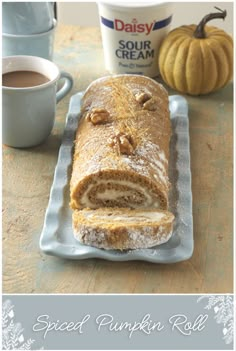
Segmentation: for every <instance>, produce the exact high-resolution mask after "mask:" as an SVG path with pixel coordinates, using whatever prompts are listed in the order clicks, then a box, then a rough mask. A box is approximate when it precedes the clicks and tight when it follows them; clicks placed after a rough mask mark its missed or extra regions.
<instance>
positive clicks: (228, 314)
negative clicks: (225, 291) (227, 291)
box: [197, 295, 234, 344]
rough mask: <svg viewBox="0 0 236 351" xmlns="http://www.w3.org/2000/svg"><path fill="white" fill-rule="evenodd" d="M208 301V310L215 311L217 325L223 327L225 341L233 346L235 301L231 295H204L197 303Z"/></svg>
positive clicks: (206, 307)
mask: <svg viewBox="0 0 236 351" xmlns="http://www.w3.org/2000/svg"><path fill="white" fill-rule="evenodd" d="M203 299H208V303H207V305H206V306H205V307H204V308H205V309H207V310H211V309H213V311H214V313H215V316H214V319H215V320H216V323H218V324H222V326H223V330H222V333H223V340H224V341H225V343H226V344H231V343H232V342H233V338H234V301H233V297H232V296H229V295H203V296H200V297H199V298H198V300H197V302H200V301H202V300H203Z"/></svg>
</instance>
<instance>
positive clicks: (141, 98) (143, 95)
mask: <svg viewBox="0 0 236 351" xmlns="http://www.w3.org/2000/svg"><path fill="white" fill-rule="evenodd" d="M151 97H152V95H151V94H149V93H137V94H136V95H135V99H136V101H138V102H139V103H141V104H144V103H145V102H146V101H148V100H150V99H151Z"/></svg>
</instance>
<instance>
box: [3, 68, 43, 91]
mask: <svg viewBox="0 0 236 351" xmlns="http://www.w3.org/2000/svg"><path fill="white" fill-rule="evenodd" d="M47 82H49V78H48V77H46V76H44V75H43V74H41V73H38V72H33V71H13V72H8V73H4V74H3V75H2V85H3V86H4V87H12V88H26V87H34V86H37V85H41V84H45V83H47Z"/></svg>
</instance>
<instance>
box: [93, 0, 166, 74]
mask: <svg viewBox="0 0 236 351" xmlns="http://www.w3.org/2000/svg"><path fill="white" fill-rule="evenodd" d="M98 9H99V16H100V25H101V34H102V43H103V49H104V58H105V66H106V69H107V70H108V71H109V72H110V73H121V74H124V73H128V74H141V75H145V76H149V77H156V76H157V75H158V73H159V71H158V51H159V48H160V45H161V42H162V40H163V39H164V37H165V36H166V35H167V33H168V32H169V30H170V24H171V20H172V6H171V4H170V3H167V2H157V1H156V2H148V1H147V2H142V3H140V2H136V3H134V2H122V3H117V4H115V3H113V2H109V1H101V2H98Z"/></svg>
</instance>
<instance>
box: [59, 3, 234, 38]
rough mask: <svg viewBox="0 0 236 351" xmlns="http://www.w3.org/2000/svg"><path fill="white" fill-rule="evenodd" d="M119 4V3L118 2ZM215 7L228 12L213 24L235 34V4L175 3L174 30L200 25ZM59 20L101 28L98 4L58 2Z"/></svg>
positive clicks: (65, 22)
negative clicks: (185, 25)
mask: <svg viewBox="0 0 236 351" xmlns="http://www.w3.org/2000/svg"><path fill="white" fill-rule="evenodd" d="M117 3H118V1H117ZM214 6H218V7H219V8H221V9H222V10H226V11H227V17H226V19H225V21H223V20H221V19H219V20H218V19H217V20H213V21H212V22H211V24H212V25H213V26H217V27H219V28H222V29H224V30H225V31H226V32H228V33H230V34H233V2H232V1H231V2H214V1H212V2H175V3H173V13H174V17H173V22H172V28H175V27H178V26H181V25H184V24H198V23H199V21H200V20H201V19H202V17H203V16H204V15H206V14H208V13H210V12H214V11H215V9H214ZM58 18H59V21H60V22H61V23H64V24H72V25H81V26H99V16H98V9H97V4H96V2H58Z"/></svg>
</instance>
